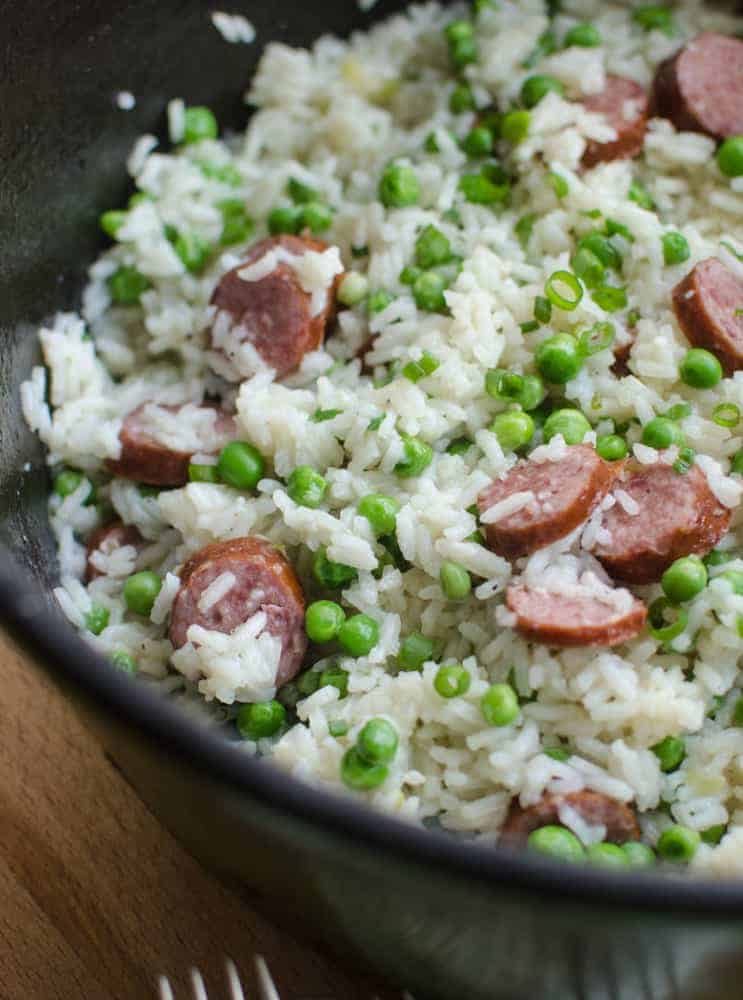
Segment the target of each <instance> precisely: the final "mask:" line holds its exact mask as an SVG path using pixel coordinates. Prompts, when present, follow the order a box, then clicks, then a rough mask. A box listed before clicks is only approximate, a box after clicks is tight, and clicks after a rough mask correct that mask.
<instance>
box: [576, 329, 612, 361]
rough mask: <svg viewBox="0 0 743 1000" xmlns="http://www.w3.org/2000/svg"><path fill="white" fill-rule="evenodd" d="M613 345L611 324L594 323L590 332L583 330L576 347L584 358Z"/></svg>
mask: <svg viewBox="0 0 743 1000" xmlns="http://www.w3.org/2000/svg"><path fill="white" fill-rule="evenodd" d="M613 343H614V327H613V326H612V324H611V323H594V325H593V326H592V327H591V328H590V330H584V331H583V333H581V335H580V337H579V338H578V347H579V348H580V350H581V351H582V352H583V354H584V355H586V356H589V357H590V356H591V355H592V354H598V353H599V352H601V351H605V350H606V349H607V348H609V347H611V345H612V344H613Z"/></svg>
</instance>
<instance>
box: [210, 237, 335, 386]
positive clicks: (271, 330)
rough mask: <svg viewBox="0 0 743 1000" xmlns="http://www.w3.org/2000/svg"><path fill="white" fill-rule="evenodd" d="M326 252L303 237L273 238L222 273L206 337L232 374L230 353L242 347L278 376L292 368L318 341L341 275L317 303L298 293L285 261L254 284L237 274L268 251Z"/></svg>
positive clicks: (297, 284)
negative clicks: (226, 358) (248, 349)
mask: <svg viewBox="0 0 743 1000" xmlns="http://www.w3.org/2000/svg"><path fill="white" fill-rule="evenodd" d="M327 249H328V246H327V244H326V243H323V242H322V241H321V240H315V239H312V238H311V237H308V236H273V237H271V238H269V239H265V240H261V241H260V242H259V243H256V245H255V246H254V247H253V248H252V249H251V251H250V253H249V254H248V256H247V257H246V258H245V260H244V261H243V262H242V263H241V264H239V265H238V266H237V267H234V268H233V269H232V270H231V271H228V272H227V274H225V275H224V277H223V278H222V280H221V281H220V282H219V284H218V285H217V287H216V289H215V291H214V294H213V295H212V300H211V301H212V305H214V306H216V310H217V312H216V315H215V319H214V323H213V325H212V333H211V341H212V347H213V348H214V350H216V351H217V352H221V353H222V354H225V355H226V356H227V357H228V359H229V360H231V361H232V362H233V363H234V364H235V366H236V367H237V368H238V370H239V369H240V364H239V362H238V360H237V357H236V351H237V350H238V349H239V347H240V345H241V344H245V343H248V344H250V345H251V346H252V348H253V349H254V350H255V351H256V352H257V353H258V355H259V356H260V358H261V359H262V361H263V362H264V363H265V364H266V365H268V366H269V367H270V368H273V369H274V370H275V371H276V374H277V376H278V377H279V378H280V377H281V376H283V375H287V374H288V373H289V372H291V371H294V369H295V368H298V367H299V365H300V363H301V361H302V358H303V357H304V356H305V354H306V353H307V352H308V351H314V350H316V349H317V348H318V347H320V345H321V344H322V342H323V338H324V336H325V328H326V326H327V324H328V321H329V320H330V318H331V316H332V314H333V312H334V309H335V292H336V288H337V286H338V283H339V282H340V280H341V279H342V277H343V275H342V273H341V274H339V275H337V276H336V278H335V279H334V282H333V284H332V285H331V286H330V288H329V289H328V291H327V293H326V294H325V296H324V298H323V300H322V302H320V303H315V302H313V296H312V295H310V294H308V293H307V292H305V291H304V289H303V288H302V285H301V284H300V281H299V278H298V277H297V273H296V271H295V270H294V268H293V267H292V266H291V264H290V263H289V262H287V261H286V260H284V261H282V260H278V261H277V263H276V264H275V266H274V267H273V268H272V269H271V270H270V271H269V272H268V273H267V274H266V275H265V276H263V277H259V278H258V279H257V280H246V279H245V278H244V277H241V276H240V275H241V272H243V271H244V269H245V268H247V267H250V265H251V264H257V263H258V262H259V261H260V260H262V259H263V258H264V257H266V255H268V254H269V253H271V252H272V251H276V252H277V253H279V254H281V252H284V253H288V254H291V255H293V256H300V255H301V254H304V253H305V252H306V251H307V250H315V251H318V252H322V251H324V250H327ZM245 374H248V373H247V372H245Z"/></svg>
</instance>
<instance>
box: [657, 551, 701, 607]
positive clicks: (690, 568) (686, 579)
mask: <svg viewBox="0 0 743 1000" xmlns="http://www.w3.org/2000/svg"><path fill="white" fill-rule="evenodd" d="M661 586H662V587H663V593H664V594H665V595H666V597H667V598H668V600H669V601H672V602H673V603H674V604H683V603H684V602H685V601H691V600H693V599H694V598H695V597H696V596H697V594H700V593H701V592H702V591H703V590H704V588H705V587H706V586H707V567H706V566H705V565H704V563H703V562H702V560H701V559H700V558H699V556H683V557H682V558H681V559H677V560H676V561H675V562H673V563H671V565H670V566H669V567H668V569H667V570H666V571H665V573H664V574H663V576H662V577H661Z"/></svg>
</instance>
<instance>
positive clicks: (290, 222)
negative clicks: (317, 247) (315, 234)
mask: <svg viewBox="0 0 743 1000" xmlns="http://www.w3.org/2000/svg"><path fill="white" fill-rule="evenodd" d="M266 222H267V224H268V231H269V232H270V233H271V234H272V235H273V236H278V235H279V234H280V233H298V232H299V230H300V229H301V228H302V210H301V208H299V207H298V206H297V205H279V206H278V207H277V208H274V209H273V211H271V212H270V213H269V215H268V219H267V220H266Z"/></svg>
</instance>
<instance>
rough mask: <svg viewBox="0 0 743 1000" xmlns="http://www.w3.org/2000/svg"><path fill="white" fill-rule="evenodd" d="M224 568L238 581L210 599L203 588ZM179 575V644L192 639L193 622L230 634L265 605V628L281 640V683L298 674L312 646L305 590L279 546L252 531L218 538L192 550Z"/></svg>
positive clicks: (175, 634)
mask: <svg viewBox="0 0 743 1000" xmlns="http://www.w3.org/2000/svg"><path fill="white" fill-rule="evenodd" d="M225 573H230V574H232V576H233V577H234V582H232V585H231V586H230V588H229V590H228V591H227V592H226V593H225V594H223V596H221V597H219V598H218V599H217V600H215V601H214V603H212V604H207V605H205V604H204V602H203V601H202V600H201V598H202V595H203V594H204V591H205V590H206V588H207V587H208V586H209V585H210V584H211V583H214V581H215V580H216V579H217V578H218V577H220V576H222V575H223V574H225ZM180 580H181V585H180V589H179V590H178V593H177V594H176V596H175V600H174V601H173V607H172V610H171V614H170V641H171V642H172V644H173V646H174V647H175V648H176V649H178V648H180V647H181V646H183V645H184V644H185V643H186V642H187V641H188V629H189V627H190V626H191V625H200V626H201V627H202V628H205V629H209V630H210V631H216V632H225V633H227V634H229V633H231V632H234V630H235V629H236V628H237V627H238V626H239V625H242V624H243V623H244V622H246V621H248V619H249V618H251V617H252V616H253V615H254V614H256V612H258V611H263V612H265V614H266V619H267V624H266V630H267V631H268V632H270V633H271V634H272V635H275V636H278V637H279V638H280V639H281V643H282V650H281V659H280V661H279V669H278V674H277V677H276V685H277V687H278V686H279V685H281V684H285V683H286V682H287V681H288V680H290V679H291V678H292V677H294V675H295V674H296V673H297V671H298V670H299V668H300V666H301V664H302V658H303V657H304V654H305V650H306V648H307V636H306V633H305V628H304V594H303V593H302V587H301V586H300V583H299V580H298V579H297V577H296V574H295V572H294V570H293V569H292V567H291V566H290V564H289V563H288V562H287V560H286V558H285V557H284V556H283V555H282V554H281V552H279V550H278V549H276V548H274V546H273V545H270V544H269V543H268V542H266V541H264V540H263V539H262V538H255V537H252V536H248V537H245V538H234V539H230V540H228V541H226V542H214V544H212V545H207V546H206V548H203V549H200V550H199V551H198V552H196V553H195V554H194V555H192V556H191V558H190V559H189V560H188V561H187V562H186V563H185V565H184V566H183V568H182V569H181V573H180ZM228 583H229V581H228Z"/></svg>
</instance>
